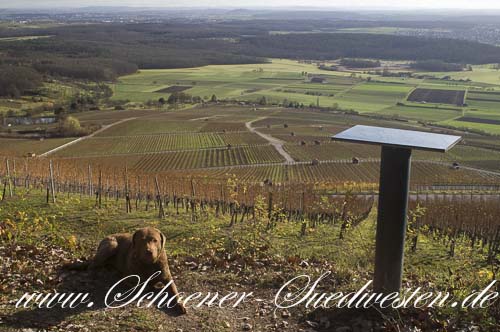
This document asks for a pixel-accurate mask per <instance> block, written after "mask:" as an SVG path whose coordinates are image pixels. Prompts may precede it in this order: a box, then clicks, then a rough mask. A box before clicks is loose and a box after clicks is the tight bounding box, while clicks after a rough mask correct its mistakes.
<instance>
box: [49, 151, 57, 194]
mask: <svg viewBox="0 0 500 332" xmlns="http://www.w3.org/2000/svg"><path fill="white" fill-rule="evenodd" d="M49 171H50V191H51V193H52V203H55V202H56V194H55V192H54V169H53V166H52V160H50V161H49Z"/></svg>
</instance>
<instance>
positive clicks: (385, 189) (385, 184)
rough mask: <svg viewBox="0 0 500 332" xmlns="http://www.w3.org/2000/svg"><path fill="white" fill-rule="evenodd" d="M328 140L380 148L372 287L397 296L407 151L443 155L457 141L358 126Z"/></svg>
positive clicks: (408, 160)
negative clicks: (422, 151) (371, 145)
mask: <svg viewBox="0 0 500 332" xmlns="http://www.w3.org/2000/svg"><path fill="white" fill-rule="evenodd" d="M332 139H334V140H339V141H345V142H351V143H363V144H374V145H380V146H382V155H381V160H380V183H379V188H380V189H379V199H378V215H377V235H376V245H375V274H374V280H373V287H374V290H375V291H377V292H398V291H399V290H400V288H401V280H402V277H403V259H404V243H405V234H406V218H407V210H408V193H409V189H410V164H411V151H412V150H413V149H417V150H427V151H436V152H446V151H448V150H449V149H451V148H452V147H453V146H454V145H455V144H457V143H458V142H459V141H460V140H461V137H460V136H452V135H442V134H434V133H426V132H419V131H413V130H401V129H392V128H382V127H371V126H360V125H358V126H354V127H352V128H350V129H347V130H345V131H343V132H341V133H339V134H337V135H335V136H333V137H332Z"/></svg>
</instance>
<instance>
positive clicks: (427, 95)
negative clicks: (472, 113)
mask: <svg viewBox="0 0 500 332" xmlns="http://www.w3.org/2000/svg"><path fill="white" fill-rule="evenodd" d="M464 97H465V91H464V90H441V89H422V88H418V89H415V90H413V91H412V92H411V93H410V95H409V96H408V101H412V102H425V103H433V104H452V105H456V106H463V104H464Z"/></svg>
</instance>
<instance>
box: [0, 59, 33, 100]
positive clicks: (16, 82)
mask: <svg viewBox="0 0 500 332" xmlns="http://www.w3.org/2000/svg"><path fill="white" fill-rule="evenodd" d="M0 73H2V74H1V75H0V96H8V97H12V98H19V97H20V96H21V95H22V94H23V93H25V92H27V91H29V90H33V89H36V88H38V87H40V86H41V85H42V77H41V75H40V74H38V73H37V72H36V71H34V70H33V69H31V68H27V67H19V66H0Z"/></svg>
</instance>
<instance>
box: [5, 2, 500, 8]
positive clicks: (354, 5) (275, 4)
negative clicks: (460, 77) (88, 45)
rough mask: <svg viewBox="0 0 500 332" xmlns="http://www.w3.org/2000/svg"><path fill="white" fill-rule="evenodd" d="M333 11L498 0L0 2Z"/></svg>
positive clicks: (471, 4)
mask: <svg viewBox="0 0 500 332" xmlns="http://www.w3.org/2000/svg"><path fill="white" fill-rule="evenodd" d="M96 5H97V6H99V5H101V6H138V7H147V6H149V7H247V8H249V7H296V6H300V7H323V8H324V7H332V8H344V9H345V8H367V9H373V8H393V9H405V8H406V9H408V8H429V9H436V8H457V9H490V8H491V9H500V0H474V1H471V0H413V1H402V0H350V1H349V0H348V1H346V0H342V1H338V0H212V1H210V0H200V1H192V0H175V1H168V0H140V1H139V0H73V1H68V0H38V1H32V0H31V1H30V0H14V1H12V0H0V8H12V7H25V8H26V7H31V8H36V7H81V6H96Z"/></svg>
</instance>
